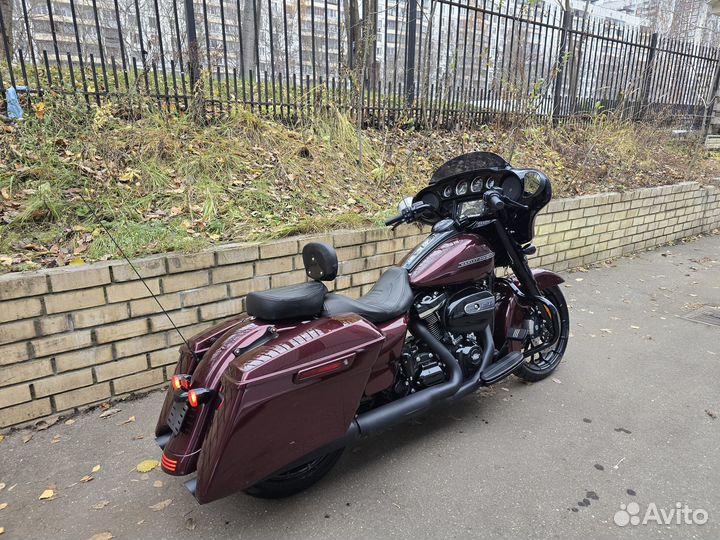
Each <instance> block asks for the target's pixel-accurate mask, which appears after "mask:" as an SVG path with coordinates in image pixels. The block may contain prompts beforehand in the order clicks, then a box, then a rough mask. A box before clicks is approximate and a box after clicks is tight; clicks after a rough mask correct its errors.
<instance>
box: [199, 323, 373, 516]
mask: <svg viewBox="0 0 720 540" xmlns="http://www.w3.org/2000/svg"><path fill="white" fill-rule="evenodd" d="M384 341H385V336H384V335H383V334H382V333H381V332H380V331H378V329H377V328H376V327H374V326H373V325H372V324H370V323H369V322H367V321H366V320H364V319H363V318H361V317H359V316H357V315H344V316H335V317H328V318H322V319H316V320H312V321H307V322H304V323H301V324H298V325H297V326H295V327H293V328H287V329H284V330H281V329H280V328H278V337H277V338H276V339H274V340H272V341H270V342H268V343H266V344H264V345H262V346H260V347H258V348H256V349H253V350H252V351H249V352H247V353H245V354H243V355H241V356H239V357H237V358H234V359H233V360H231V361H230V363H229V364H228V365H227V369H226V370H225V373H224V375H223V377H222V382H221V392H222V393H223V397H224V401H223V406H222V408H221V409H220V410H218V411H217V412H216V413H215V417H214V418H213V421H212V425H211V426H210V428H209V431H208V433H207V436H206V437H205V441H204V443H203V446H202V450H201V451H200V456H199V460H198V463H197V479H196V485H195V497H196V498H197V500H198V501H199V502H200V503H206V502H210V501H213V500H215V499H219V498H220V497H224V496H226V495H229V494H230V493H233V492H235V491H238V490H241V489H246V488H248V487H250V486H252V485H253V484H255V483H257V482H258V481H260V480H262V479H263V478H266V477H267V476H268V475H271V474H272V473H273V472H275V471H278V470H279V469H281V468H282V467H284V466H286V465H288V464H290V463H292V462H294V461H295V460H297V459H299V458H301V457H302V456H304V455H307V454H309V453H310V452H312V451H313V450H316V449H318V448H320V447H322V446H324V445H325V444H328V443H331V442H332V441H334V440H336V439H338V438H340V437H342V436H343V435H344V434H345V433H346V431H347V429H348V426H349V425H350V423H351V422H352V419H353V417H354V416H355V413H356V411H357V408H358V406H359V403H360V399H361V397H362V395H363V391H364V389H365V387H366V385H367V382H368V378H369V375H370V372H371V369H372V367H373V364H374V363H375V362H376V360H377V358H378V354H379V352H380V349H381V347H382V345H383V343H384ZM337 360H342V361H343V362H342V363H343V366H344V367H342V368H340V369H338V370H337V371H332V372H331V373H326V374H323V375H319V376H316V377H313V378H310V379H307V380H299V379H298V374H299V373H300V372H306V370H308V369H310V368H315V367H318V366H324V365H330V364H334V363H335V361H337ZM345 360H347V363H345V362H344V361H345Z"/></svg>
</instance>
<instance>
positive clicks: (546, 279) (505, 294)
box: [493, 268, 565, 350]
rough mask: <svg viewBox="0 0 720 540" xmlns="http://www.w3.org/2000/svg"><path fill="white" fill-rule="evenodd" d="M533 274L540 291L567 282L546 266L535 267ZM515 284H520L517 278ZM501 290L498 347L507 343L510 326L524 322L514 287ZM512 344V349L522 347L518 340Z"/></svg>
mask: <svg viewBox="0 0 720 540" xmlns="http://www.w3.org/2000/svg"><path fill="white" fill-rule="evenodd" d="M532 275H533V278H535V282H536V283H537V285H538V289H540V292H543V291H546V290H548V289H549V288H551V287H555V286H556V285H560V284H561V283H564V282H565V280H564V279H563V278H562V277H560V275H559V274H556V273H555V272H552V271H550V270H545V269H544V268H535V269H533V271H532ZM515 284H516V285H518V282H517V280H515ZM499 292H500V293H501V296H502V299H501V300H500V301H499V302H498V305H497V308H496V314H495V330H494V333H493V336H494V339H495V346H496V347H497V348H498V349H499V348H501V347H502V346H503V344H504V343H505V341H506V339H507V335H508V331H509V330H510V328H519V327H520V326H522V322H523V312H522V307H520V305H519V304H518V299H517V297H516V296H515V294H514V293H513V292H512V289H511V288H510V287H509V286H507V285H504V286H503V287H502V288H501V289H500V291H499ZM511 344H512V345H513V346H512V347H510V350H519V349H520V346H519V344H518V343H517V342H511Z"/></svg>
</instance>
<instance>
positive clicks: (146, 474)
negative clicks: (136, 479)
mask: <svg viewBox="0 0 720 540" xmlns="http://www.w3.org/2000/svg"><path fill="white" fill-rule="evenodd" d="M149 479H150V475H149V474H148V473H144V474H141V475H140V480H149Z"/></svg>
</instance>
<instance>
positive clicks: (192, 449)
mask: <svg viewBox="0 0 720 540" xmlns="http://www.w3.org/2000/svg"><path fill="white" fill-rule="evenodd" d="M275 331H276V330H275V327H274V326H272V325H271V324H269V323H262V322H258V321H253V320H252V319H244V320H242V321H239V322H238V321H235V324H234V325H229V326H226V327H225V328H224V332H223V333H222V334H220V335H218V334H217V333H216V334H215V339H214V342H213V344H212V345H211V346H210V347H209V348H207V349H206V350H205V351H203V352H202V356H201V358H200V362H199V363H197V362H196V360H195V358H194V357H193V356H192V355H191V354H190V353H189V352H188V349H187V347H185V346H183V347H182V349H183V350H181V358H180V362H178V367H177V369H176V373H183V374H188V375H192V383H191V385H190V388H206V389H208V390H213V391H214V392H216V394H215V397H214V398H213V399H212V400H211V401H209V402H207V403H203V404H201V405H200V406H198V407H197V408H190V409H188V412H187V414H186V417H185V420H184V422H183V427H182V430H181V431H180V432H179V433H178V434H176V435H172V434H171V433H170V430H169V428H168V426H167V424H166V420H167V418H168V416H169V414H170V408H171V407H172V404H173V398H174V391H173V389H172V388H169V389H168V393H167V395H166V397H165V404H164V405H163V409H162V411H161V413H160V418H159V419H158V426H157V428H156V433H157V432H158V431H159V432H160V433H158V435H165V437H168V436H169V438H168V439H167V441H165V444H164V447H163V454H164V460H163V461H164V463H165V462H168V463H171V466H170V467H165V466H163V469H164V470H165V472H167V473H169V474H174V475H178V476H180V475H185V474H189V473H191V472H193V471H194V470H195V468H196V465H197V458H198V455H199V452H200V448H201V446H202V441H203V439H204V436H205V433H206V431H207V427H208V425H209V424H210V422H211V421H212V416H213V414H214V412H215V410H216V408H217V407H219V406H220V404H221V402H222V399H223V396H222V392H221V391H220V383H221V378H222V374H223V373H224V371H225V370H226V369H227V366H228V364H229V363H230V362H232V361H233V360H234V359H235V358H236V357H237V356H238V355H241V354H243V353H244V352H246V351H247V350H249V349H250V348H252V347H253V346H258V345H259V344H260V343H264V342H266V341H267V340H268V339H272V337H274V336H275V335H276V334H275ZM206 338H207V336H206V335H205V334H203V335H201V336H195V337H194V338H193V339H191V340H189V342H188V345H189V346H190V347H195V348H196V350H197V345H198V343H199V342H206V341H207V339H206ZM196 354H197V353H196ZM193 362H195V363H197V366H196V367H195V368H194V369H193V368H192V364H193Z"/></svg>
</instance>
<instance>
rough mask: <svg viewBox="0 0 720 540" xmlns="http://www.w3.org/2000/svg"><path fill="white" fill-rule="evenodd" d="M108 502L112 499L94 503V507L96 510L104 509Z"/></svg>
mask: <svg viewBox="0 0 720 540" xmlns="http://www.w3.org/2000/svg"><path fill="white" fill-rule="evenodd" d="M108 504H110V501H100V502H97V503H95V504H93V505H92V507H93V508H94V509H95V510H102V509H103V508H105V507H106V506H107V505H108Z"/></svg>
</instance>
